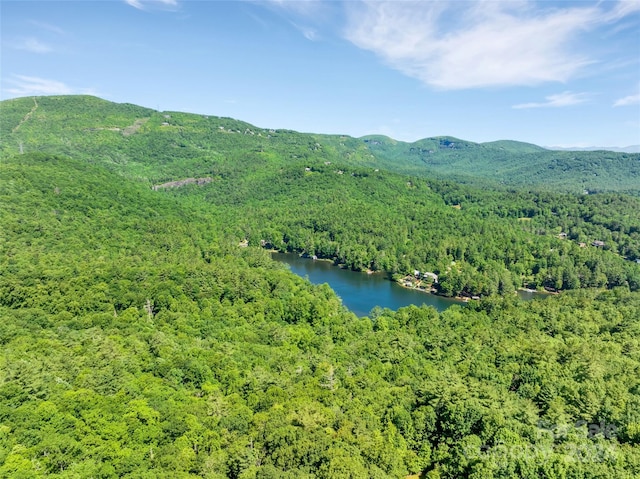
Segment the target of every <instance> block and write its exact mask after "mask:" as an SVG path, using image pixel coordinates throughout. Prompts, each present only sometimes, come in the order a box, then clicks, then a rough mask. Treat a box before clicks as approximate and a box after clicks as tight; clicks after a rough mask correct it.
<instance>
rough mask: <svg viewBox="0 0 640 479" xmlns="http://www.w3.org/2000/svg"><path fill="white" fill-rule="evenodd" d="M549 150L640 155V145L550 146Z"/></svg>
mask: <svg viewBox="0 0 640 479" xmlns="http://www.w3.org/2000/svg"><path fill="white" fill-rule="evenodd" d="M547 149H549V150H558V151H615V152H617V153H640V145H629V146H623V147H619V146H585V147H582V148H580V147H561V146H549V147H547Z"/></svg>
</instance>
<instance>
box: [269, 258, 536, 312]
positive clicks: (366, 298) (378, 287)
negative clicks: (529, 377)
mask: <svg viewBox="0 0 640 479" xmlns="http://www.w3.org/2000/svg"><path fill="white" fill-rule="evenodd" d="M272 258H273V259H275V260H276V261H280V262H282V263H286V264H288V265H289V267H290V269H291V271H292V272H294V273H295V274H297V275H298V276H301V277H303V278H305V277H306V278H307V279H308V280H309V281H311V282H312V283H315V284H323V283H327V284H328V285H329V286H331V289H333V290H334V291H335V292H336V294H337V295H338V296H340V298H341V299H342V303H343V304H344V305H345V306H346V307H347V308H349V309H350V310H351V311H353V312H354V313H355V314H357V315H358V316H367V315H368V314H369V312H370V311H371V310H372V309H373V308H374V307H376V306H380V307H381V308H389V309H392V310H394V311H395V310H397V309H399V308H402V307H404V306H409V305H411V304H415V305H417V306H421V305H423V304H426V305H427V306H433V307H434V308H436V309H437V310H438V311H444V310H445V309H447V308H448V307H449V306H452V305H454V304H458V305H464V304H465V303H464V302H463V301H460V300H456V299H451V298H445V297H443V296H437V295H435V294H431V293H426V292H423V291H417V290H413V289H408V288H403V287H402V286H400V285H399V284H397V283H396V282H395V281H390V280H389V279H387V276H386V275H385V274H384V273H376V274H366V273H358V272H355V271H351V270H348V269H342V268H339V267H337V266H334V265H333V263H331V262H330V261H314V260H312V259H309V258H301V257H300V256H298V255H297V254H295V253H273V254H272ZM518 296H519V297H520V299H524V300H531V299H535V298H546V297H548V295H547V294H545V293H540V292H537V291H518Z"/></svg>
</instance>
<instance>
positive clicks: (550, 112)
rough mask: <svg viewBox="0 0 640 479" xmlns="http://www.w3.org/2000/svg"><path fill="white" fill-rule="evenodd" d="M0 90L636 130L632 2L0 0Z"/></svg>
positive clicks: (407, 130) (534, 137) (539, 137)
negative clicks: (60, 0)
mask: <svg viewBox="0 0 640 479" xmlns="http://www.w3.org/2000/svg"><path fill="white" fill-rule="evenodd" d="M0 18H1V20H0V21H1V24H0V27H1V29H0V31H1V53H2V55H1V60H0V67H1V69H0V95H1V98H2V99H8V98H14V97H20V96H31V95H49V94H50V95H53V94H76V93H86V94H93V95H97V96H100V97H102V98H105V99H107V100H111V101H115V102H130V103H135V104H138V105H142V106H147V107H150V108H155V109H159V110H174V111H175V110H178V111H188V112H193V113H202V114H209V115H218V116H228V117H233V118H238V119H241V120H244V121H247V122H250V123H253V124H254V125H256V126H259V127H264V128H288V129H293V130H298V131H305V132H317V133H341V134H349V135H352V136H362V135H366V134H374V133H375V134H385V135H389V136H391V137H393V138H396V139H400V140H405V141H413V140H416V139H419V138H425V137H430V136H437V135H451V136H455V137H458V138H463V139H466V140H471V141H477V142H483V141H492V140H499V139H514V140H520V141H527V142H531V143H536V144H539V145H543V146H594V145H595V146H627V145H633V144H640V0H622V1H601V2H591V1H578V2H567V1H563V2H552V1H543V2H533V1H526V0H522V1H521V0H509V1H482V0H478V1H474V2H465V1H449V2H443V1H440V2H435V1H421V2H404V1H393V2H381V1H375V2H370V1H355V0H351V1H347V2H339V1H326V2H318V1H304V0H299V1H279V0H278V1H276V0H273V1H197V0H183V1H181V0H153V1H151V0H126V1H125V0H110V1H62V2H59V1H29V0H22V1H5V0H2V1H1V2H0Z"/></svg>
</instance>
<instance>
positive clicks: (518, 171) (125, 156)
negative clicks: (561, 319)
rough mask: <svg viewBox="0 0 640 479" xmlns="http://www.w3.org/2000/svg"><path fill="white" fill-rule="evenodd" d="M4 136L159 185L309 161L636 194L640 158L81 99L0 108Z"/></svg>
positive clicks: (19, 147) (18, 145)
mask: <svg viewBox="0 0 640 479" xmlns="http://www.w3.org/2000/svg"><path fill="white" fill-rule="evenodd" d="M0 134H1V138H2V142H1V143H0V153H4V154H17V153H21V152H30V151H34V150H35V151H48V152H51V153H57V154H64V155H68V156H71V157H75V158H85V159H87V160H90V161H93V162H95V161H99V162H103V163H106V164H108V165H110V167H111V168H113V169H115V170H118V171H120V172H121V173H125V174H126V175H128V176H131V175H133V176H136V177H138V178H146V179H147V180H148V181H150V182H153V183H163V182H168V181H173V180H176V179H182V178H188V177H198V176H209V175H210V174H211V173H212V169H216V168H217V169H219V168H220V165H221V164H226V165H233V167H235V168H239V167H240V166H239V165H242V166H243V167H247V168H251V167H252V165H255V164H258V163H259V162H264V161H269V162H271V164H272V165H273V166H274V167H275V166H276V165H277V164H278V163H281V164H282V163H290V162H292V161H296V162H299V161H303V162H306V163H307V164H308V167H310V168H311V167H313V166H314V165H316V164H318V165H320V164H327V163H334V164H335V165H350V166H359V167H367V168H368V167H370V168H372V169H384V170H387V171H391V172H396V173H402V174H410V175H416V176H427V177H433V178H439V179H449V180H455V181H459V182H463V183H468V184H476V185H482V186H484V185H491V186H493V187H495V186H499V185H503V187H504V186H506V187H524V188H534V189H551V190H557V191H572V192H578V193H582V192H584V191H587V192H598V191H621V192H631V193H634V194H638V193H640V154H638V153H626V152H625V153H623V152H614V151H611V150H609V151H586V150H585V151H583V150H549V149H546V148H543V147H540V146H537V145H533V144H530V143H523V142H518V141H511V140H501V141H493V142H487V143H474V142H470V141H466V140H462V139H458V138H453V137H448V136H442V137H433V138H425V139H422V140H418V141H415V142H413V143H407V142H403V141H397V140H394V139H392V138H389V137H386V136H382V135H369V136H364V137H362V138H353V137H350V136H347V135H324V134H313V133H299V132H296V131H291V130H275V129H265V128H258V127H256V126H254V125H251V124H249V123H245V122H242V121H239V120H235V119H231V118H221V117H216V116H206V115H199V114H191V113H179V112H159V111H156V110H153V109H149V108H144V107H140V106H136V105H132V104H117V103H112V102H109V101H106V100H103V99H100V98H96V97H92V96H84V95H82V96H75V95H74V96H45V97H26V98H17V99H12V100H5V101H2V102H0ZM628 148H634V147H628ZM626 149H627V148H625V150H626ZM141 152H144V154H141ZM212 165H216V166H215V168H214V166H212Z"/></svg>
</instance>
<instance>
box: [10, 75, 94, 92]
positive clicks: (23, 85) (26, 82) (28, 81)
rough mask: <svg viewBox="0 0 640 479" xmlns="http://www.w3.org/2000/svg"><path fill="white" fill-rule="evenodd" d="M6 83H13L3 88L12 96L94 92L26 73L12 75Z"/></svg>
mask: <svg viewBox="0 0 640 479" xmlns="http://www.w3.org/2000/svg"><path fill="white" fill-rule="evenodd" d="M6 83H8V84H10V85H13V86H12V87H9V88H6V89H5V91H6V92H7V93H9V94H11V95H12V96H34V95H73V94H84V95H95V94H96V93H95V92H94V91H93V90H92V89H90V88H73V87H70V86H68V85H66V84H65V83H62V82H59V81H56V80H50V79H46V78H39V77H32V76H26V75H13V77H12V78H10V79H8V80H7V81H6Z"/></svg>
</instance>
